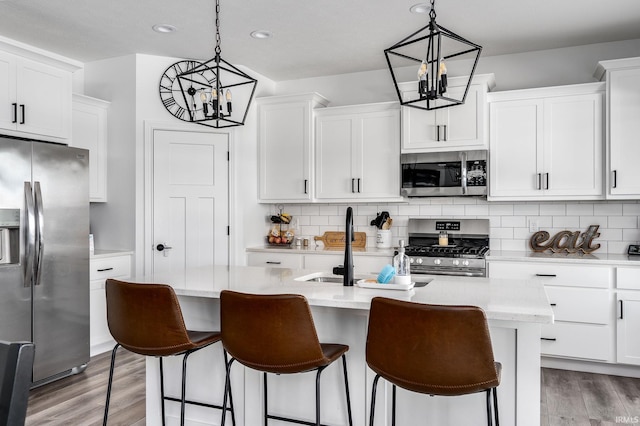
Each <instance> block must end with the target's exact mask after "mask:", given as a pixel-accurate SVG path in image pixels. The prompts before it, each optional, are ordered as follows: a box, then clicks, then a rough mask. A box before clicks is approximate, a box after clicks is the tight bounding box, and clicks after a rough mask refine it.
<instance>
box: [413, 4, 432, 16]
mask: <svg viewBox="0 0 640 426" xmlns="http://www.w3.org/2000/svg"><path fill="white" fill-rule="evenodd" d="M409 11H411V13H418V14H426V13H429V12H431V6H430V5H428V4H427V3H418V4H414V5H413V6H411V7H410V8H409Z"/></svg>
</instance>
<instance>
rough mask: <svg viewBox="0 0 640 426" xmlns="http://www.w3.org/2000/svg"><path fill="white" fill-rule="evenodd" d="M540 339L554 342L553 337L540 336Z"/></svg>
mask: <svg viewBox="0 0 640 426" xmlns="http://www.w3.org/2000/svg"><path fill="white" fill-rule="evenodd" d="M540 340H546V341H547V342H555V341H556V338H555V337H541V338H540Z"/></svg>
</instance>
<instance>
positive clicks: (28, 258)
mask: <svg viewBox="0 0 640 426" xmlns="http://www.w3.org/2000/svg"><path fill="white" fill-rule="evenodd" d="M24 201H25V207H26V209H27V211H26V213H27V217H26V218H25V227H26V229H25V233H24V235H25V237H26V241H25V246H26V247H25V254H24V255H25V258H24V284H23V285H24V287H30V286H31V279H32V276H33V262H34V260H35V258H34V252H35V245H36V215H35V206H34V203H33V191H32V190H31V182H25V183H24Z"/></svg>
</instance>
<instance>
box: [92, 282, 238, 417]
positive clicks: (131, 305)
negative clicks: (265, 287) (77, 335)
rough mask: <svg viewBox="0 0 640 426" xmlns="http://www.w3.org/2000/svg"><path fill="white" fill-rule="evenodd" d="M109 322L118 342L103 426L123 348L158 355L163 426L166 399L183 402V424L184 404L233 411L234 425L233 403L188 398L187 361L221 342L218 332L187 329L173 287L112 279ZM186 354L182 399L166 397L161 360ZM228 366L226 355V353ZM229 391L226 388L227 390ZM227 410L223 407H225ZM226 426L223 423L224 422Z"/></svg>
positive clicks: (112, 359)
mask: <svg viewBox="0 0 640 426" xmlns="http://www.w3.org/2000/svg"><path fill="white" fill-rule="evenodd" d="M106 294H107V323H108V325H109V331H110V332H111V335H112V336H113V338H114V339H115V341H116V345H115V347H114V348H113V350H112V352H111V367H110V369H109V385H108V387H107V402H106V404H105V407H104V419H103V425H105V426H106V424H107V418H108V415H109V399H110V397H111V384H112V381H113V370H114V365H115V360H116V352H117V350H118V348H119V347H120V346H122V347H123V348H125V349H127V350H129V351H131V352H135V353H137V354H140V355H146V356H155V357H158V358H159V359H160V392H161V397H162V400H161V402H162V424H163V425H164V424H165V414H164V412H165V409H164V405H165V400H166V401H175V402H180V405H181V407H180V424H181V425H184V414H185V404H193V405H199V406H201V407H209V408H216V409H219V410H222V412H223V413H226V411H227V410H229V411H231V421H232V423H233V425H234V426H235V424H236V421H235V414H234V411H233V400H232V399H230V401H229V407H227V404H226V395H225V398H224V399H225V403H224V404H223V405H216V404H205V403H202V402H197V401H189V400H187V399H186V398H185V391H186V371H187V358H188V357H189V355H191V354H192V353H193V352H195V351H197V350H200V349H202V348H205V347H207V346H209V345H211V344H213V343H216V342H218V341H220V339H221V334H220V332H219V331H191V330H187V329H186V327H185V324H184V319H183V317H182V311H181V309H180V304H179V303H178V298H177V297H176V294H175V292H174V291H173V288H171V287H170V286H168V285H165V284H134V283H128V282H123V281H118V280H113V279H108V280H107V283H106ZM173 355H183V359H182V393H181V398H180V399H178V398H173V397H168V396H165V395H164V374H163V368H162V358H163V357H165V356H173ZM224 362H225V366H226V364H227V353H226V352H224ZM225 390H226V387H225ZM223 407H224V408H223ZM222 425H224V423H222Z"/></svg>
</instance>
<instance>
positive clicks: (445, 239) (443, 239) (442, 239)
mask: <svg viewBox="0 0 640 426" xmlns="http://www.w3.org/2000/svg"><path fill="white" fill-rule="evenodd" d="M438 245H441V246H448V245H449V234H447V231H440V235H438Z"/></svg>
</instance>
